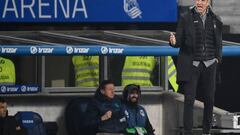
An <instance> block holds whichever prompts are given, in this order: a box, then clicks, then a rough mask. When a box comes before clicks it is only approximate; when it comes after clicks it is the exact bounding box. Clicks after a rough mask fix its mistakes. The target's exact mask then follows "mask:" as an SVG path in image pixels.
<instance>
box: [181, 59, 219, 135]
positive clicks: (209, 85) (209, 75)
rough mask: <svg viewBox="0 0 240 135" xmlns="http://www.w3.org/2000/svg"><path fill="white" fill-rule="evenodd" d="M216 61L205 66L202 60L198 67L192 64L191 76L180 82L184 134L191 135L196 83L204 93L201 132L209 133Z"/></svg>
mask: <svg viewBox="0 0 240 135" xmlns="http://www.w3.org/2000/svg"><path fill="white" fill-rule="evenodd" d="M216 67H217V63H216V62H215V63H214V64H212V65H210V66H209V67H206V66H205V65H204V64H203V63H202V62H201V63H200V64H199V65H198V67H195V66H193V67H192V68H193V72H192V78H191V80H190V81H189V82H185V83H183V84H182V86H181V88H182V89H183V90H184V95H185V99H184V116H183V121H184V131H185V135H192V127H193V105H194V101H195V96H196V89H197V85H198V84H199V83H200V84H201V89H199V90H202V91H203V93H204V114H203V133H209V132H210V129H211V127H212V114H213V105H214V96H215V89H216V88H215V87H216V86H215V85H216Z"/></svg>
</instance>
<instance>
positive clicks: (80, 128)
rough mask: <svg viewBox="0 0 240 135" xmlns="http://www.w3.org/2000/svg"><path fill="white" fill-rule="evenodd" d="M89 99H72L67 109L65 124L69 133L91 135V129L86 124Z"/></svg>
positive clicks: (71, 134) (72, 134)
mask: <svg viewBox="0 0 240 135" xmlns="http://www.w3.org/2000/svg"><path fill="white" fill-rule="evenodd" d="M88 101H89V99H87V98H75V99H72V100H71V101H70V102H69V103H68V104H67V107H66V110H65V124H66V129H67V132H68V135H91V133H90V132H92V131H91V129H89V128H88V127H87V126H86V125H85V120H86V110H87V104H88Z"/></svg>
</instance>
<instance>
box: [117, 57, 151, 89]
mask: <svg viewBox="0 0 240 135" xmlns="http://www.w3.org/2000/svg"><path fill="white" fill-rule="evenodd" d="M154 66H155V58H154V57H153V56H127V57H126V60H125V63H124V67H123V71H122V86H126V85H128V84H132V83H134V84H137V85H141V86H152V83H151V81H150V77H151V73H152V71H153V68H154Z"/></svg>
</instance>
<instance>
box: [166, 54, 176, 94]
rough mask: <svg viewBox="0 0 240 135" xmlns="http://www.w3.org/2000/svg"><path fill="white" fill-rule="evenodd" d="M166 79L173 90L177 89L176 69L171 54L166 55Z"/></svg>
mask: <svg viewBox="0 0 240 135" xmlns="http://www.w3.org/2000/svg"><path fill="white" fill-rule="evenodd" d="M167 58H168V80H169V82H170V84H171V85H172V87H173V90H174V91H175V92H177V91H178V84H177V71H176V67H175V65H174V62H173V59H172V57H171V56H168V57H167Z"/></svg>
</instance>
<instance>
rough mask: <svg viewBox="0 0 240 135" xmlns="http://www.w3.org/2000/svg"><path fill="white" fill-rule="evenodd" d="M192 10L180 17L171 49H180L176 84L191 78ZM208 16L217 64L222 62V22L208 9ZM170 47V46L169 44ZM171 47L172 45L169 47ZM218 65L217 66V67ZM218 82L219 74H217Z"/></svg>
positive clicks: (193, 38)
mask: <svg viewBox="0 0 240 135" xmlns="http://www.w3.org/2000/svg"><path fill="white" fill-rule="evenodd" d="M194 10H195V9H194V8H191V9H190V10H189V11H188V12H187V13H185V14H183V15H182V16H181V17H180V20H179V22H178V26H177V31H176V40H177V42H176V45H174V46H173V47H180V51H179V56H178V62H177V82H178V83H180V82H187V81H189V80H190V79H191V78H190V77H191V73H192V67H193V54H194V51H195V50H194V48H195V47H194V46H195V44H196V42H195V40H196V37H195V29H194V20H193V13H194ZM208 14H210V15H211V16H212V18H213V25H214V35H215V40H216V42H215V47H216V52H215V57H216V58H217V59H218V61H219V64H220V63H221V61H222V22H221V20H220V18H219V17H218V16H216V15H215V14H214V13H213V12H212V10H211V9H210V8H209V11H208ZM170 45H171V44H170ZM171 46H172V45H171ZM219 64H218V66H219ZM217 76H218V78H217V80H218V82H219V81H220V80H219V73H218V75H217Z"/></svg>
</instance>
